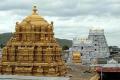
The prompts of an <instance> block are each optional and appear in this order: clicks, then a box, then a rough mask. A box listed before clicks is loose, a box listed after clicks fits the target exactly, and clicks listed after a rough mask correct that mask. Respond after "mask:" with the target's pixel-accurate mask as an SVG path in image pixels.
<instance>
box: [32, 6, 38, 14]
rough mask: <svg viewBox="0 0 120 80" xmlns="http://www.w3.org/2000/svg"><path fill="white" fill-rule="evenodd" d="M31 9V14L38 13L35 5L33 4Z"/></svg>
mask: <svg viewBox="0 0 120 80" xmlns="http://www.w3.org/2000/svg"><path fill="white" fill-rule="evenodd" d="M32 11H33V12H32V14H33V15H35V14H38V13H37V9H36V6H33V10H32Z"/></svg>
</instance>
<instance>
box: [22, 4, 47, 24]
mask: <svg viewBox="0 0 120 80" xmlns="http://www.w3.org/2000/svg"><path fill="white" fill-rule="evenodd" d="M26 23H30V24H32V25H34V26H48V25H49V23H48V22H47V21H46V20H45V19H44V18H43V17H42V16H40V15H38V13H37V9H36V6H34V7H33V10H32V15H30V16H27V17H26V18H25V19H24V20H23V21H22V22H21V25H25V24H26Z"/></svg>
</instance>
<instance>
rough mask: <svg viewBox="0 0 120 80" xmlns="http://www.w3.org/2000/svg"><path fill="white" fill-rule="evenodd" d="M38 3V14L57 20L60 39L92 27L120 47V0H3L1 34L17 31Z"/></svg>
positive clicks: (56, 27) (84, 32)
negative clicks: (99, 30)
mask: <svg viewBox="0 0 120 80" xmlns="http://www.w3.org/2000/svg"><path fill="white" fill-rule="evenodd" d="M33 5H37V8H38V11H39V14H40V15H42V16H43V17H44V18H45V19H46V20H47V21H48V22H50V21H54V32H55V36H56V37H58V38H65V39H72V38H73V37H76V36H77V37H81V36H87V35H88V33H89V29H90V28H93V27H94V28H103V29H104V30H105V35H106V38H107V42H108V44H109V45H117V46H120V37H119V36H120V28H119V26H120V0H0V33H3V32H14V29H15V23H16V21H19V22H20V21H22V20H23V19H24V18H25V16H28V15H30V14H31V10H32V6H33Z"/></svg>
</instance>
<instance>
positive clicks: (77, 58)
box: [72, 51, 81, 63]
mask: <svg viewBox="0 0 120 80" xmlns="http://www.w3.org/2000/svg"><path fill="white" fill-rule="evenodd" d="M72 61H73V63H81V55H80V52H78V51H74V52H73V55H72Z"/></svg>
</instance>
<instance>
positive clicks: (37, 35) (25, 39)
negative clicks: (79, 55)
mask: <svg viewBox="0 0 120 80" xmlns="http://www.w3.org/2000/svg"><path fill="white" fill-rule="evenodd" d="M0 73H1V74H12V75H32V76H64V75H65V74H66V66H65V63H64V61H63V60H62V58H61V48H60V46H59V45H58V43H57V42H56V40H55V38H54V33H53V22H51V23H50V24H49V23H48V22H47V21H46V20H45V19H44V18H42V17H41V16H39V15H38V13H37V9H36V6H34V8H33V12H32V14H31V15H30V16H27V17H26V18H25V19H24V20H23V21H22V22H21V23H18V22H16V30H15V33H14V34H13V37H11V39H10V40H9V41H8V42H7V44H6V46H5V47H4V48H3V51H2V61H1V64H0Z"/></svg>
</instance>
